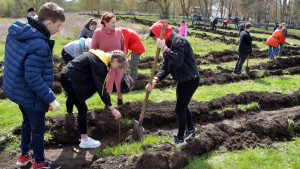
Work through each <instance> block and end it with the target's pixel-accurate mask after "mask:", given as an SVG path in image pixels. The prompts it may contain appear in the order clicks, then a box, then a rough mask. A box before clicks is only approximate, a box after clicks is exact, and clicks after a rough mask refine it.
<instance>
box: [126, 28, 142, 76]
mask: <svg viewBox="0 0 300 169" xmlns="http://www.w3.org/2000/svg"><path fill="white" fill-rule="evenodd" d="M121 30H122V33H123V36H124V39H125V47H126V51H127V53H128V50H131V60H130V72H131V73H130V75H131V77H132V79H133V80H134V81H136V80H137V77H138V64H139V59H140V56H141V54H142V53H144V52H145V47H144V44H143V42H142V39H141V38H140V36H139V35H138V34H137V33H136V32H134V31H133V30H131V29H127V28H121Z"/></svg>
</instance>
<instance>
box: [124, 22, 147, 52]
mask: <svg viewBox="0 0 300 169" xmlns="http://www.w3.org/2000/svg"><path fill="white" fill-rule="evenodd" d="M121 30H122V33H123V36H124V39H125V47H126V50H127V53H128V49H129V50H131V53H132V54H136V53H144V52H145V47H144V44H143V42H142V39H141V38H140V37H139V35H138V34H137V33H135V32H134V31H133V30H131V29H127V28H121Z"/></svg>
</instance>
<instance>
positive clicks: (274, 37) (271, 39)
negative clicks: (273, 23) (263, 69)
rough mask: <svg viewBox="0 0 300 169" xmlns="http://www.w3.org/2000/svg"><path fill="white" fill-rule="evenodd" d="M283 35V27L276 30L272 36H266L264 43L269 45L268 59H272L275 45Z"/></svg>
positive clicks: (275, 50)
mask: <svg viewBox="0 0 300 169" xmlns="http://www.w3.org/2000/svg"><path fill="white" fill-rule="evenodd" d="M284 35H285V28H283V29H279V30H276V31H275V32H274V33H273V34H272V36H270V37H269V38H268V40H267V41H266V44H267V45H269V61H272V60H273V56H274V55H275V54H276V52H277V47H278V45H279V44H280V41H281V39H282V38H284Z"/></svg>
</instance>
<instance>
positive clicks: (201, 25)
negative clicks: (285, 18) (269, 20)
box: [189, 24, 300, 40]
mask: <svg viewBox="0 0 300 169" xmlns="http://www.w3.org/2000/svg"><path fill="white" fill-rule="evenodd" d="M195 27H196V28H198V27H206V29H210V27H209V26H208V25H204V24H198V25H196V26H192V25H190V26H189V28H195ZM218 29H224V28H222V27H218ZM225 29H227V30H228V29H229V30H235V31H236V32H238V30H237V29H234V28H231V27H227V28H225ZM272 29H273V28H272ZM288 30H289V29H288ZM251 32H252V33H259V34H266V35H272V33H271V32H265V31H257V30H253V29H252V30H251ZM288 32H289V31H288ZM288 38H292V39H298V40H300V36H297V35H291V34H288Z"/></svg>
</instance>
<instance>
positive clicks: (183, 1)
mask: <svg viewBox="0 0 300 169" xmlns="http://www.w3.org/2000/svg"><path fill="white" fill-rule="evenodd" d="M179 3H180V6H181V10H182V13H183V16H186V17H187V18H189V17H188V16H189V12H190V8H191V6H192V4H193V0H179Z"/></svg>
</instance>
